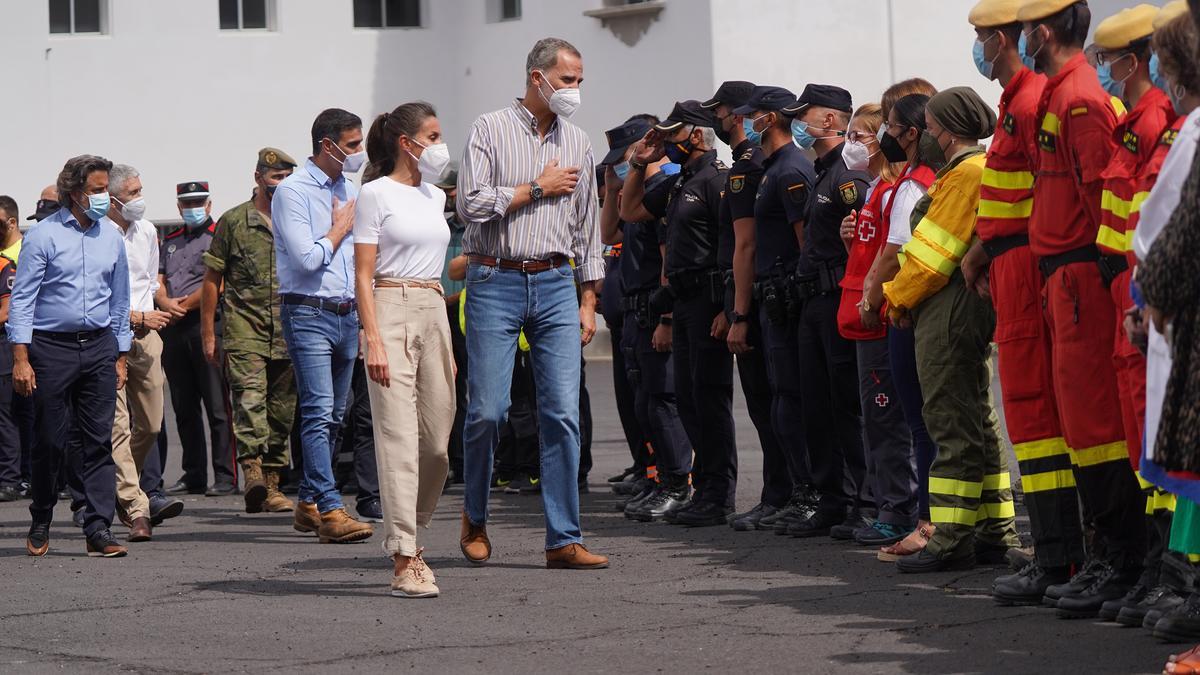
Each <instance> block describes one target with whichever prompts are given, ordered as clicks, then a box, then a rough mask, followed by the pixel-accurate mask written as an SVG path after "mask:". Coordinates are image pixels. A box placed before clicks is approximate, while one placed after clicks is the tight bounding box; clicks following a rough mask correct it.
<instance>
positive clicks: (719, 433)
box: [671, 294, 737, 506]
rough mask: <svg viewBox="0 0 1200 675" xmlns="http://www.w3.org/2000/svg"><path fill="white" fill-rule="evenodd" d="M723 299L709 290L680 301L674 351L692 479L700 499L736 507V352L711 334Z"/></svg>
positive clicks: (676, 309)
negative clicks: (693, 455) (715, 297)
mask: <svg viewBox="0 0 1200 675" xmlns="http://www.w3.org/2000/svg"><path fill="white" fill-rule="evenodd" d="M722 311H724V307H723V306H722V303H719V302H713V301H712V300H711V299H710V298H709V297H707V296H706V295H704V294H701V295H697V296H693V297H690V298H686V299H677V300H676V301H675V310H674V325H673V328H672V331H671V349H672V351H673V352H674V357H675V395H676V398H677V400H678V404H679V417H680V418H681V419H682V420H683V428H684V429H685V430H687V433H688V438H690V439H691V441H692V447H693V448H694V449H695V452H696V458H695V460H694V461H693V462H692V482H693V484H695V486H696V490H697V492H699V494H700V496H699V497H698V498H697V499H698V500H699V501H706V502H714V503H717V504H721V505H724V506H733V504H734V496H735V494H734V493H735V491H736V489H737V441H736V440H735V437H734V430H733V354H730V353H729V348H728V347H727V346H726V345H725V342H724V341H722V340H716V339H714V338H713V337H712V335H711V332H712V322H713V319H714V318H715V317H716V316H717V314H718V313H719V312H722Z"/></svg>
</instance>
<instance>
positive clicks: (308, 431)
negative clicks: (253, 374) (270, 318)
mask: <svg viewBox="0 0 1200 675" xmlns="http://www.w3.org/2000/svg"><path fill="white" fill-rule="evenodd" d="M281 314H282V318H283V337H284V339H285V340H287V347H288V355H289V356H291V358H292V370H294V371H295V373H296V389H297V390H298V393H299V400H300V448H301V452H302V454H303V455H304V475H303V476H302V477H301V479H300V494H299V497H300V501H302V502H309V503H315V504H316V505H317V510H318V511H320V512H321V513H326V512H328V511H332V510H334V509H340V508H342V496H341V494H340V493H339V492H338V490H337V487H336V486H335V482H334V478H333V441H334V439H335V438H337V429H338V425H340V424H341V422H342V414H343V413H344V412H345V410H346V398H347V396H348V394H349V392H350V380H351V378H352V377H353V375H354V359H355V357H356V356H357V355H358V313H357V312H350V313H349V314H346V315H345V316H338V315H337V314H335V313H333V312H329V311H326V310H322V309H317V308H315V307H308V306H306V305H284V306H283V307H282V311H281Z"/></svg>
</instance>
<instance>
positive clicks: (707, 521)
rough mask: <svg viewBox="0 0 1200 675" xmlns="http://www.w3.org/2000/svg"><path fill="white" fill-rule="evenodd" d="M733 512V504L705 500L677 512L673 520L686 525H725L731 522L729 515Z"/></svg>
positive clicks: (677, 523)
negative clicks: (727, 504)
mask: <svg viewBox="0 0 1200 675" xmlns="http://www.w3.org/2000/svg"><path fill="white" fill-rule="evenodd" d="M732 514H733V507H731V506H725V505H724V504H718V503H716V502H709V501H704V502H700V503H698V504H696V505H695V506H693V507H692V508H690V509H688V510H686V511H681V512H679V513H676V514H675V519H674V521H673V522H674V523H675V524H676V525H683V526H684V527H709V526H711V525H725V524H726V523H728V522H729V516H730V515H732Z"/></svg>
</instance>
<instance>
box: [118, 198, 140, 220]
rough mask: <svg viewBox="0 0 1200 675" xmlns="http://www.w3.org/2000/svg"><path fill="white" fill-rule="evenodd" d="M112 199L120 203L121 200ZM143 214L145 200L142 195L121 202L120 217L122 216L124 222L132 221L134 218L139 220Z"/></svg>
mask: <svg viewBox="0 0 1200 675" xmlns="http://www.w3.org/2000/svg"><path fill="white" fill-rule="evenodd" d="M114 201H116V202H117V203H118V204H120V203H121V200H119V199H116V200H114ZM144 215H146V200H145V199H144V198H142V197H138V198H137V199H133V200H130V201H128V202H125V203H124V204H121V217H122V218H124V219H125V222H127V223H132V222H133V221H135V220H141V219H142V216H144Z"/></svg>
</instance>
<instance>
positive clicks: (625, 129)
mask: <svg viewBox="0 0 1200 675" xmlns="http://www.w3.org/2000/svg"><path fill="white" fill-rule="evenodd" d="M648 131H650V123H649V122H647V121H646V120H642V119H632V120H629V121H628V122H626V123H624V124H622V125H621V126H619V127H613V128H612V129H609V130H608V131H606V132H604V138H605V139H607V140H608V154H607V155H605V156H604V159H602V160H601V161H600V163H601V164H617V163H619V162H620V161H621V159H622V158H623V157H624V156H625V150H626V149H628V148H629V146H631V145H633V144H634V143H637V142H638V141H640V140H641V139H642V137H643V136H645V135H646V132H648Z"/></svg>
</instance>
